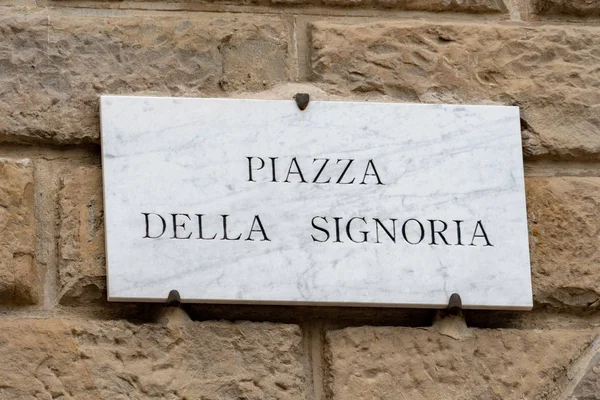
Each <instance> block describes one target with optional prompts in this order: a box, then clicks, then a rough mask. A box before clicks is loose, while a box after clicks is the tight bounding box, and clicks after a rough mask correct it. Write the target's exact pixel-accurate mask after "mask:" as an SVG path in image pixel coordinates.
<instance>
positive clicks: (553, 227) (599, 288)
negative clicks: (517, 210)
mask: <svg viewBox="0 0 600 400" xmlns="http://www.w3.org/2000/svg"><path fill="white" fill-rule="evenodd" d="M526 189H527V213H528V220H529V238H530V249H531V261H532V280H533V287H534V301H535V302H536V303H537V304H538V305H546V306H550V307H558V308H565V307H567V308H574V309H577V310H596V309H599V308H600V269H599V268H598V266H599V265H600V246H599V245H598V232H600V219H599V218H598V216H599V215H600V178H528V179H527V180H526Z"/></svg>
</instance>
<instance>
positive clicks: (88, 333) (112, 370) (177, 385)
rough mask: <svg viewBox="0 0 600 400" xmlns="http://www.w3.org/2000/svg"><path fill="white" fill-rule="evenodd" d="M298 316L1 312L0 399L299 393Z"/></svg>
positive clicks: (209, 398)
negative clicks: (162, 320)
mask: <svg viewBox="0 0 600 400" xmlns="http://www.w3.org/2000/svg"><path fill="white" fill-rule="evenodd" d="M300 342H301V333H300V329H299V328H298V327H297V326H295V325H278V324H269V323H229V322H190V323H188V324H185V325H182V326H175V327H173V326H163V325H155V324H141V325H134V324H131V323H128V322H123V321H111V322H93V321H82V320H64V319H63V320H61V319H13V318H4V319H2V320H0V376H2V383H1V384H0V398H2V399H11V400H12V399H15V400H17V399H55V398H58V399H65V400H66V399H111V400H112V399H114V400H125V399H173V400H175V399H206V400H221V399H249V400H250V399H252V400H262V399H281V400H286V399H289V400H297V399H303V398H305V396H304V390H303V387H304V385H305V383H304V375H303V367H302V363H301V361H300V357H301V345H300Z"/></svg>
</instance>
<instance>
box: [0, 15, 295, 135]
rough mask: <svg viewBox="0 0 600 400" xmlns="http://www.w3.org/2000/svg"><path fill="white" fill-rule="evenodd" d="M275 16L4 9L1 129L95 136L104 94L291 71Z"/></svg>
mask: <svg viewBox="0 0 600 400" xmlns="http://www.w3.org/2000/svg"><path fill="white" fill-rule="evenodd" d="M288 36H289V34H288V27H287V25H286V23H285V22H284V21H283V20H282V19H279V18H276V17H264V18H263V17H254V16H249V15H244V16H240V17H235V16H219V17H214V16H210V17H209V16H204V15H200V16H196V15H194V16H191V15H186V16H172V15H164V14H163V15H155V16H148V15H139V16H111V17H107V16H100V15H81V14H77V15H76V16H71V15H67V14H64V13H60V12H58V11H57V12H47V11H43V12H33V13H26V12H17V11H7V12H6V13H4V14H2V15H0V66H2V74H1V75H0V138H1V139H4V140H12V141H32V140H38V141H40V140H42V141H53V142H58V143H82V142H97V141H98V139H99V134H100V130H99V116H98V115H99V114H98V113H99V101H98V100H99V95H100V94H152V95H164V96H200V97H202V96H222V95H224V94H226V93H228V92H229V91H241V90H247V91H258V90H263V89H265V88H268V87H270V86H271V85H273V84H274V83H276V82H282V81H288V80H289V75H290V72H289V69H290V67H289V65H288V64H289V60H288V56H289V54H288V53H289V50H288V41H289V40H288Z"/></svg>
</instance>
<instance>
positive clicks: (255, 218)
mask: <svg viewBox="0 0 600 400" xmlns="http://www.w3.org/2000/svg"><path fill="white" fill-rule="evenodd" d="M255 224H258V229H254V225H255ZM253 232H260V233H262V235H263V238H262V239H261V240H260V241H261V242H270V241H271V240H270V239H269V238H268V237H267V232H265V228H264V226H263V224H262V222H261V221H260V217H259V216H258V215H255V216H254V221H252V226H251V227H250V232H249V233H248V238H247V239H246V240H250V241H251V242H253V241H254V239H252V233H253Z"/></svg>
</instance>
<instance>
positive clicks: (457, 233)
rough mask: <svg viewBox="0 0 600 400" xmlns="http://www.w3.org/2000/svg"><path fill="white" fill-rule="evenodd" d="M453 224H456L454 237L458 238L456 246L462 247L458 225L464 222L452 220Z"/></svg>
mask: <svg viewBox="0 0 600 400" xmlns="http://www.w3.org/2000/svg"><path fill="white" fill-rule="evenodd" d="M454 222H456V237H457V238H458V239H457V241H458V243H456V245H457V246H464V245H463V243H462V236H461V230H460V223H461V222H465V221H461V220H456V219H455V220H454Z"/></svg>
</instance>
